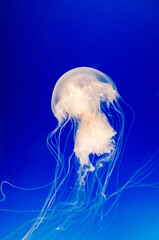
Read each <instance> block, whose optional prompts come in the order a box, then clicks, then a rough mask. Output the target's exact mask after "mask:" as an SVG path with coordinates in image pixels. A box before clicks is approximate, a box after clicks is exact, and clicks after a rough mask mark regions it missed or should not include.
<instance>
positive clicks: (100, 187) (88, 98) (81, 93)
mask: <svg viewBox="0 0 159 240" xmlns="http://www.w3.org/2000/svg"><path fill="white" fill-rule="evenodd" d="M119 98H120V95H119V93H118V91H117V89H116V86H115V84H114V83H113V81H112V80H111V79H110V78H109V77H108V76H107V75H106V74H104V73H102V72H100V71H98V70H96V69H93V68H88V67H79V68H75V69H73V70H70V71H69V72H67V73H65V74H64V75H63V76H62V77H61V78H60V79H59V80H58V81H57V83H56V85H55V88H54V90H53V94H52V100H51V108H52V112H53V114H54V116H55V117H56V118H57V120H58V125H57V127H56V129H55V130H54V131H53V132H51V133H50V134H49V136H48V141H47V142H48V147H49V149H50V151H51V152H52V154H53V156H54V158H55V159H56V161H57V165H56V169H55V179H54V182H53V186H52V189H51V191H50V194H49V196H48V198H47V200H46V202H45V205H44V207H43V209H42V211H41V214H40V215H39V217H38V218H37V220H36V222H35V224H34V225H33V226H32V228H31V229H30V231H29V232H28V233H27V234H26V235H25V237H24V238H23V239H29V236H31V235H32V234H34V231H35V230H36V229H37V228H39V226H40V224H44V222H45V220H46V219H47V222H49V224H48V225H47V227H48V226H52V230H51V233H52V232H53V229H55V230H56V231H58V230H64V229H66V228H68V227H69V225H70V224H71V222H76V219H77V218H78V221H79V219H80V221H82V222H84V221H85V227H86V226H87V224H89V220H88V219H92V216H95V215H98V212H99V209H100V208H102V206H103V204H104V202H106V201H107V199H108V198H110V196H112V193H111V194H110V193H109V194H107V192H106V191H107V186H108V183H109V181H110V178H111V175H112V173H113V169H114V167H115V165H116V162H117V160H118V158H119V155H120V152H121V146H122V140H123V130H124V114H123V112H122V109H121V107H120V105H119V104H118V99H119ZM69 123H71V125H69V128H70V129H71V130H69V131H68V132H67V133H65V134H64V133H63V132H64V131H65V129H67V125H68V124H69ZM66 131H67V130H66ZM71 134H72V135H71ZM70 138H71V141H72V140H73V147H72V150H71V151H70V149H71V147H70V145H69V139H70ZM62 142H64V144H63V143H62ZM69 147H70V149H69ZM68 152H70V153H69V154H68ZM68 155H69V156H68ZM67 188H69V190H66V189H67ZM66 195H67V197H66ZM108 196H109V197H108ZM63 199H65V200H63ZM105 214H106V213H105ZM103 215H104V214H103V213H102V216H101V217H100V219H102V218H103ZM55 223H56V224H55ZM86 223H87V224H86ZM41 229H43V230H40V231H39V233H42V232H43V231H46V229H45V227H43V228H42V227H41ZM44 229H45V230H44ZM35 232H36V231H35ZM51 233H50V234H51ZM35 236H37V235H36V234H35V235H34V238H35Z"/></svg>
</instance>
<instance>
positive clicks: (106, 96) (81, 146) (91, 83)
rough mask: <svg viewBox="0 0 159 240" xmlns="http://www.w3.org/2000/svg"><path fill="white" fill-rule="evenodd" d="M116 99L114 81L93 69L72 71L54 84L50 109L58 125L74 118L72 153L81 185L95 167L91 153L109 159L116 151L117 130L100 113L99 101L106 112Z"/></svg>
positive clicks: (83, 68) (86, 68) (84, 68)
mask: <svg viewBox="0 0 159 240" xmlns="http://www.w3.org/2000/svg"><path fill="white" fill-rule="evenodd" d="M118 98H119V94H118V91H117V89H116V87H115V84H114V83H113V81H112V80H111V79H110V78H109V77H108V76H107V75H106V74H104V73H102V72H100V71H98V70H96V69H93V68H88V67H79V68H75V69H72V70H70V71H68V72H67V73H65V74H64V75H63V76H62V77H61V78H60V79H59V80H58V81H57V83H56V85H55V88H54V90H53V94H52V100H51V107H52V111H53V114H54V115H55V117H56V118H57V119H58V122H59V126H61V125H62V124H63V123H64V122H65V121H66V120H67V119H73V121H74V123H75V124H76V125H77V130H76V133H75V143H74V152H75V155H76V157H77V158H78V159H79V162H80V169H79V171H78V174H79V181H80V184H82V183H84V178H85V176H86V174H87V172H88V171H94V170H95V166H93V164H92V163H91V161H90V160H89V155H90V154H96V155H97V156H101V155H103V154H107V160H108V159H109V158H110V156H111V155H112V154H113V153H114V151H115V141H114V136H115V135H116V131H115V130H114V129H113V127H112V126H111V124H110V123H109V121H108V118H107V116H106V115H105V114H104V113H103V112H102V110H101V102H105V103H106V105H107V108H108V109H109V107H110V105H114V102H117V99H118ZM98 166H99V165H98ZM83 169H85V171H84V174H83Z"/></svg>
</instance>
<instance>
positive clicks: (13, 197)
mask: <svg viewBox="0 0 159 240" xmlns="http://www.w3.org/2000/svg"><path fill="white" fill-rule="evenodd" d="M158 16H159V1H157V0H144V1H142V0H138V1H137V0H134V1H127V0H118V1H117V0H98V1H95V0H92V1H90V0H88V1H84V0H80V1H73V0H69V1H64V0H63V1H62V0H54V1H49V0H48V1H45V0H40V1H37V0H33V1H31V0H27V1H26V0H17V1H11V0H8V1H1V3H0V18H1V21H0V22H1V44H0V50H1V71H0V182H3V181H7V182H9V183H11V184H13V185H15V186H16V187H18V188H15V187H12V186H11V185H8V184H4V185H3V192H4V194H5V196H6V199H5V200H4V201H2V202H0V209H1V211H0V239H3V238H4V237H5V236H9V234H10V233H12V232H14V231H15V230H16V229H18V228H19V227H20V226H21V225H22V224H26V223H27V222H28V221H29V220H31V219H33V218H36V217H37V216H38V213H39V211H40V210H41V209H42V207H43V205H44V202H45V199H46V198H47V196H48V193H49V189H50V186H48V187H46V188H42V189H38V190H32V191H29V190H22V189H19V188H23V189H26V188H38V187H40V186H44V185H47V184H48V183H50V182H51V181H52V180H53V178H54V169H55V160H54V158H53V157H52V155H51V153H50V152H49V150H48V148H47V144H46V138H47V135H48V134H49V133H50V132H51V131H52V130H53V129H55V127H56V125H57V120H56V119H55V117H54V116H53V115H52V112H51V95H52V90H53V87H54V86H55V83H56V81H57V80H58V78H59V77H60V76H61V75H62V74H64V73H65V72H66V71H68V70H70V69H72V68H75V67H80V66H88V67H92V68H96V69H98V70H100V71H102V72H104V73H106V74H107V75H109V76H110V77H111V78H112V79H113V81H114V82H115V84H116V86H117V89H118V91H119V93H120V95H121V97H122V98H123V100H124V101H125V102H126V103H127V104H129V105H130V106H131V107H132V108H133V110H134V112H135V119H134V122H133V125H132V128H131V131H130V133H129V132H128V131H129V129H130V126H131V123H132V120H133V112H132V111H131V110H130V108H128V107H125V105H123V106H122V107H123V111H124V113H125V121H126V125H125V133H124V134H125V135H124V136H125V138H126V136H127V135H129V136H128V140H127V143H126V145H125V150H124V154H123V157H122V161H121V165H120V172H119V179H120V181H119V183H120V184H121V185H122V184H124V183H125V181H127V180H128V179H129V178H130V177H131V175H132V174H133V173H134V172H135V171H136V169H137V168H138V166H139V165H140V164H141V162H142V161H143V160H144V159H145V158H146V157H147V156H148V158H147V159H148V160H151V159H153V154H154V153H156V152H157V150H158V149H159V138H158V135H159V126H158V123H159V107H158V106H159V67H158V56H159V44H158V43H159V31H158V30H159V18H158ZM125 138H124V139H125ZM157 163H159V160H158V161H156V164H157ZM150 170H151V169H150ZM158 171H159V168H158V169H156V170H155V171H154V172H152V173H151V174H150V175H149V176H148V177H147V178H146V179H145V182H144V184H145V185H146V186H145V187H137V188H135V187H134V188H131V189H128V190H126V191H123V193H122V194H121V196H120V198H119V200H118V206H117V209H116V212H115V216H114V217H113V221H112V223H111V225H110V226H109V227H108V228H107V229H106V230H103V231H102V230H101V229H98V227H97V226H96V224H95V225H93V226H90V228H89V230H88V231H84V233H83V232H81V234H80V235H79V236H78V237H77V238H76V239H82V238H83V239H84V236H85V238H86V239H89V238H91V239H92V240H96V239H108V240H127V239H129V240H159V217H158V216H159V188H157V187H154V188H152V187H148V185H149V184H151V183H153V182H159V174H158ZM157 186H159V185H157ZM1 199H3V195H2V194H1ZM6 210H7V211H6ZM15 211H16V212H15ZM31 225H32V222H30V223H29V224H28V225H26V226H25V227H24V228H23V229H22V230H21V231H20V233H19V235H16V236H12V237H11V238H10V239H12V240H14V239H15V240H18V239H22V237H24V235H25V234H26V233H27V231H29V228H30V227H31ZM95 226H96V227H95ZM81 227H82V226H80V224H79V226H78V228H76V227H75V228H74V229H72V232H73V233H75V232H78V231H79V233H80V229H81ZM86 233H87V235H86ZM83 235H84V236H83ZM57 237H58V235H57V236H55V235H54V236H53V237H51V238H50V237H49V236H48V235H47V232H46V234H45V235H43V236H42V237H41V239H42V240H43V239H44V240H47V239H53V240H54V239H57ZM32 239H34V237H33V238H32ZM35 239H36V238H35ZM39 239H40V238H39ZM59 239H62V240H63V239H70V238H69V231H66V232H62V233H60V236H59Z"/></svg>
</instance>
